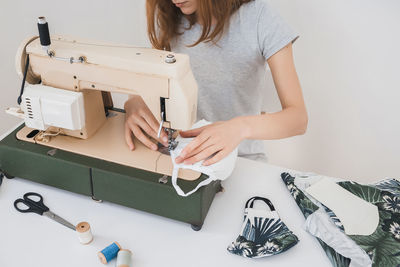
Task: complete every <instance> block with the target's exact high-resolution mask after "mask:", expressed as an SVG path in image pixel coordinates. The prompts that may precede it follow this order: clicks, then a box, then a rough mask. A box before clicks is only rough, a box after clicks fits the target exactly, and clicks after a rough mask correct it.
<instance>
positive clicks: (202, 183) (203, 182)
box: [171, 167, 215, 197]
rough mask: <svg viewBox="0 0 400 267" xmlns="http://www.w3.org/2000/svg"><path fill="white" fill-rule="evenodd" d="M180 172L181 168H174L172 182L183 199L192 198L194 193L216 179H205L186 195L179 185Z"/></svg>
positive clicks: (210, 177)
mask: <svg viewBox="0 0 400 267" xmlns="http://www.w3.org/2000/svg"><path fill="white" fill-rule="evenodd" d="M178 172H179V167H174V169H173V171H172V177H171V181H172V185H173V186H174V188H175V190H176V192H177V193H178V195H180V196H182V197H187V196H190V195H191V194H193V193H194V192H196V191H197V190H198V189H199V188H200V187H202V186H205V185H208V184H209V183H211V182H212V181H214V180H215V179H214V177H212V176H211V175H210V176H209V177H208V178H207V179H205V180H204V181H202V182H200V183H199V184H198V185H197V186H196V188H195V189H193V190H191V191H189V192H187V193H185V192H183V190H182V189H181V188H180V187H179V185H178Z"/></svg>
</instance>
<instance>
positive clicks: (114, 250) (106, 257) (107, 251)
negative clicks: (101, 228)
mask: <svg viewBox="0 0 400 267" xmlns="http://www.w3.org/2000/svg"><path fill="white" fill-rule="evenodd" d="M120 249H121V246H120V245H119V244H118V242H114V243H112V244H111V245H109V246H108V247H106V248H104V249H103V250H102V251H100V252H98V253H97V256H98V257H99V259H100V261H101V263H103V264H107V263H108V262H109V261H110V260H112V259H114V258H115V257H117V254H118V251H119V250H120Z"/></svg>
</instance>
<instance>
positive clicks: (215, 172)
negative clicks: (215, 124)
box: [170, 120, 237, 197]
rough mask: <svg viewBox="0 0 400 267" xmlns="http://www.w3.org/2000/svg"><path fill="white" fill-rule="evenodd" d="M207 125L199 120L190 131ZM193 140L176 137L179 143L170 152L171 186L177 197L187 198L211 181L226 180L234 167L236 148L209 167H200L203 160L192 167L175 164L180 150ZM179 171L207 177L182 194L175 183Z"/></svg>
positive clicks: (204, 121)
mask: <svg viewBox="0 0 400 267" xmlns="http://www.w3.org/2000/svg"><path fill="white" fill-rule="evenodd" d="M208 124H210V122H207V121H206V120H200V121H198V122H197V123H195V124H194V125H193V126H192V129H195V128H200V127H203V126H206V125H208ZM193 139H194V138H183V137H181V136H178V137H177V138H176V141H178V142H179V143H178V145H177V147H176V148H175V149H174V150H172V151H171V152H170V153H171V159H172V164H173V165H174V169H173V171H172V185H173V186H174V188H175V190H176V192H177V193H178V195H180V196H184V197H187V196H189V195H191V194H193V193H194V192H196V191H197V190H198V189H199V188H200V187H202V186H205V185H207V184H209V183H211V182H212V181H215V180H225V179H226V178H228V177H229V176H230V175H231V174H232V171H233V169H234V167H235V163H236V158H237V148H235V150H233V151H232V152H231V153H229V155H228V156H226V157H225V158H223V159H222V160H220V161H218V162H217V163H214V164H212V165H209V166H203V165H202V164H203V161H204V160H202V161H199V162H197V163H195V164H193V165H187V164H183V163H180V164H177V163H175V159H176V158H177V157H178V156H179V155H180V153H181V152H182V150H183V149H184V148H185V147H186V146H187V145H188V144H189V143H190V142H191V141H192V140H193ZM179 169H190V170H194V171H197V172H201V173H204V174H206V175H208V176H209V177H208V178H207V179H206V180H204V181H202V182H200V183H199V184H198V185H197V186H196V188H194V189H193V190H192V191H190V192H187V193H185V192H183V190H182V189H181V188H180V187H179V185H178V183H177V180H178V172H179Z"/></svg>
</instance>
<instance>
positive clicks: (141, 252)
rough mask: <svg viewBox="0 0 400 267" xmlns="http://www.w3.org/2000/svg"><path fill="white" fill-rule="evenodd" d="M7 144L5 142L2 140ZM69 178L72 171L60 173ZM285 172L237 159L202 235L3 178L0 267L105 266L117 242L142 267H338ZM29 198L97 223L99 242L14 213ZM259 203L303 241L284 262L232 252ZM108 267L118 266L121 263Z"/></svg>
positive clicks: (63, 214) (72, 217)
mask: <svg viewBox="0 0 400 267" xmlns="http://www.w3.org/2000/svg"><path fill="white" fill-rule="evenodd" d="M0 139H1V138H0ZM60 171H67V170H60ZM282 171H285V169H283V168H280V167H277V166H273V165H269V164H264V163H260V162H254V161H250V160H246V159H241V158H240V159H238V162H237V165H236V168H235V170H234V173H233V174H232V176H231V177H230V178H229V179H227V180H226V181H224V182H223V186H224V188H225V191H224V192H223V193H218V194H217V195H216V196H215V199H214V202H213V203H212V205H211V207H210V210H209V213H208V215H207V218H206V220H205V222H204V225H203V228H202V230H201V231H199V232H195V231H193V230H192V229H191V228H190V225H188V224H185V223H182V222H178V221H174V220H170V219H166V218H163V217H160V216H156V215H153V214H149V213H146V212H142V211H138V210H135V209H131V208H128V207H124V206H120V205H116V204H113V203H109V202H103V203H96V202H94V201H93V200H91V199H90V198H89V197H87V196H82V195H78V194H75V193H71V192H68V191H64V190H61V189H57V188H53V187H49V186H45V185H41V184H37V183H34V182H30V181H27V180H23V179H20V178H14V179H12V180H8V179H5V178H4V181H3V184H2V185H1V187H0V266H1V267H14V266H15V267H20V266H29V267H36V266H37V267H46V266H51V267H55V266H56V267H64V266H65V267H77V266H85V267H88V266H103V264H101V263H100V262H99V260H98V258H97V252H98V251H100V250H102V249H103V248H104V247H106V246H108V245H109V244H111V243H112V242H113V241H118V242H119V243H120V244H121V246H122V247H123V248H127V249H130V250H131V251H132V253H133V266H135V267H161V266H162V267H169V266H173V267H178V266H185V267H191V266H202V267H204V266H229V267H234V266H296V267H298V266H318V267H323V266H331V264H330V262H329V260H328V258H327V257H326V255H325V253H324V251H323V249H322V248H321V246H320V245H319V243H318V242H317V240H316V239H315V238H314V237H312V236H311V235H309V234H308V233H306V232H305V231H304V230H303V228H302V225H303V223H304V217H303V214H302V213H301V212H300V210H299V208H298V207H297V205H296V203H295V201H294V199H293V198H292V197H291V195H290V194H289V191H288V190H287V189H286V187H285V185H284V183H283V182H282V180H281V178H280V173H281V172H282ZM26 192H37V193H40V194H41V195H42V196H43V197H44V202H45V204H46V205H47V206H48V207H49V208H50V210H51V211H53V212H54V213H56V214H57V215H59V216H61V217H63V218H65V219H67V220H68V221H70V222H71V223H72V224H77V223H79V222H81V221H87V222H89V223H90V225H91V228H92V233H93V235H94V240H93V242H92V243H90V244H89V245H81V244H80V243H79V241H78V236H77V233H75V232H74V231H72V230H70V229H68V228H66V227H64V226H62V225H61V224H58V223H56V222H54V221H52V220H50V219H48V218H47V217H44V216H38V215H37V214H34V213H28V214H23V213H19V212H17V211H16V210H15V209H14V206H13V202H14V200H15V199H17V198H19V197H22V196H23V194H24V193H26ZM252 196H262V197H267V198H269V199H270V200H271V201H272V203H273V204H274V206H275V208H276V210H277V211H278V213H279V214H280V216H281V219H282V220H283V221H284V222H285V223H286V225H287V226H288V227H289V229H291V230H292V231H293V232H294V233H295V234H296V235H297V236H298V237H299V239H300V242H299V243H298V244H297V245H296V246H294V247H293V248H291V249H290V250H288V251H287V252H284V253H282V254H280V255H275V256H272V257H268V258H262V259H256V260H254V259H246V258H242V257H240V256H236V255H233V254H230V253H229V252H227V250H226V248H227V246H228V245H229V244H230V243H231V242H232V241H234V239H236V237H237V236H238V234H239V229H240V226H241V224H242V219H243V208H244V204H245V202H246V200H247V199H249V198H250V197H252ZM108 266H115V260H113V261H111V262H110V263H109V264H108Z"/></svg>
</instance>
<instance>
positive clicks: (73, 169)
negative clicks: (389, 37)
mask: <svg viewBox="0 0 400 267" xmlns="http://www.w3.org/2000/svg"><path fill="white" fill-rule="evenodd" d="M22 127H24V125H22V126H20V127H18V128H17V129H16V130H15V131H13V132H12V133H11V134H9V135H8V136H6V137H5V138H4V139H3V140H1V141H0V175H1V174H4V176H5V177H6V178H12V177H20V178H24V179H28V180H31V181H34V182H37V183H41V184H45V185H50V186H54V187H57V188H60V189H64V190H67V191H71V192H75V193H78V194H82V195H86V196H89V197H91V198H92V199H93V200H105V201H110V202H113V203H117V204H120V205H124V206H127V207H131V208H135V209H138V210H143V211H146V212H150V213H153V214H157V215H160V216H164V217H167V218H171V219H174V220H178V221H182V222H186V223H189V224H191V225H192V228H193V230H196V231H198V230H200V229H201V227H202V225H203V222H204V220H205V218H206V215H207V212H208V210H209V208H210V206H211V203H212V201H213V199H214V196H215V194H216V193H217V192H219V191H221V189H222V187H221V183H220V182H219V181H215V182H212V183H210V184H209V185H207V186H204V187H202V188H200V189H199V190H198V191H196V192H195V193H194V194H192V195H190V196H188V197H181V196H179V195H178V194H177V193H176V191H175V189H174V187H173V186H172V184H171V179H170V178H171V177H168V179H163V178H165V177H162V176H163V175H161V174H158V173H153V172H149V171H144V170H140V169H135V168H131V167H127V166H123V165H120V164H116V163H112V162H108V161H104V160H100V159H96V158H91V157H86V156H82V155H79V154H75V153H71V152H67V151H63V150H59V149H52V148H50V147H46V146H42V145H38V144H33V143H29V142H25V141H20V140H18V139H17V138H16V133H17V132H18V131H19V130H20V129H21V128H22ZM206 178H207V176H206V175H204V174H202V175H201V176H200V178H199V179H197V180H196V181H185V180H180V181H179V185H180V186H181V188H182V189H183V190H184V191H185V192H186V191H189V190H191V189H193V188H194V187H195V186H196V185H197V184H198V183H200V182H201V181H203V180H204V179H206Z"/></svg>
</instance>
